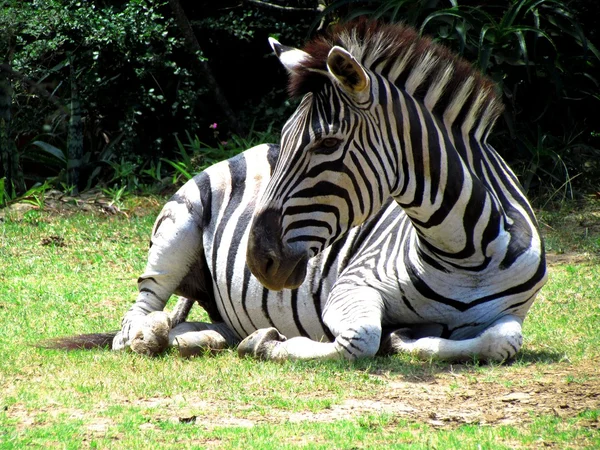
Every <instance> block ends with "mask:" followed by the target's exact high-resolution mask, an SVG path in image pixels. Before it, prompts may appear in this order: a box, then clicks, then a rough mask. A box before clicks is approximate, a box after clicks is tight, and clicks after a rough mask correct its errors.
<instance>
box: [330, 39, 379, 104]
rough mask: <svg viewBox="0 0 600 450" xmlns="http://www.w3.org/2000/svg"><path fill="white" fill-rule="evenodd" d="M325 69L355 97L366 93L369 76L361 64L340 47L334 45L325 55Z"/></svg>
mask: <svg viewBox="0 0 600 450" xmlns="http://www.w3.org/2000/svg"><path fill="white" fill-rule="evenodd" d="M327 69H328V70H329V73H330V74H331V75H332V76H333V77H334V78H335V79H336V80H337V82H338V83H339V84H340V86H341V87H342V88H343V89H344V90H345V91H346V92H348V93H349V94H350V95H353V96H355V97H362V96H364V95H365V94H368V92H369V91H368V89H369V83H370V80H369V76H368V75H367V72H366V71H365V69H364V68H363V66H362V65H361V64H360V63H359V62H358V61H357V60H356V58H354V56H352V55H351V54H350V53H349V52H348V51H347V50H345V49H343V48H342V47H338V46H335V47H333V48H332V49H331V50H330V51H329V55H328V56H327Z"/></svg>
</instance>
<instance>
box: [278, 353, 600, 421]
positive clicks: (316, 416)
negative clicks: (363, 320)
mask: <svg viewBox="0 0 600 450" xmlns="http://www.w3.org/2000/svg"><path fill="white" fill-rule="evenodd" d="M599 363H600V361H595V362H591V363H589V364H585V365H583V366H578V367H560V368H552V367H549V368H543V369H540V368H539V367H532V368H531V369H528V368H524V369H519V370H517V371H511V372H510V373H506V374H502V375H501V376H500V378H501V379H500V380H483V379H481V377H480V376H475V375H474V374H473V373H472V372H471V371H469V370H468V369H466V370H462V369H460V368H459V369H458V370H457V371H452V372H450V373H445V374H440V375H439V376H436V377H434V378H432V379H426V380H420V379H418V378H416V379H411V380H402V379H398V378H396V377H394V376H390V375H388V374H383V375H380V376H381V377H382V378H384V379H385V380H386V387H385V388H384V389H382V391H381V392H380V393H378V394H377V395H374V396H373V398H370V399H353V398H349V399H346V400H345V401H343V402H342V403H341V404H339V405H334V406H332V407H331V408H330V409H328V410H324V411H320V412H314V413H313V412H310V413H306V412H303V413H294V414H291V415H289V416H287V417H286V420H289V421H294V422H296V421H305V420H314V421H331V420H336V419H340V418H349V417H352V416H360V415H364V414H369V413H375V414H377V413H387V414H391V415H393V416H396V417H398V418H399V419H405V420H409V421H414V422H420V423H427V424H429V425H432V426H435V427H443V428H445V427H450V428H453V427H456V426H459V425H463V424H481V425H523V424H526V423H530V422H532V421H533V420H534V419H535V417H538V416H540V415H550V416H555V417H560V418H562V419H567V418H572V417H577V416H581V417H585V413H586V412H590V411H596V413H591V414H590V416H589V419H585V420H584V422H585V424H584V425H585V426H589V427H592V428H595V429H600V417H599V416H598V414H597V411H598V410H599V409H600V370H599V367H600V365H599ZM499 370H502V368H500V369H499Z"/></svg>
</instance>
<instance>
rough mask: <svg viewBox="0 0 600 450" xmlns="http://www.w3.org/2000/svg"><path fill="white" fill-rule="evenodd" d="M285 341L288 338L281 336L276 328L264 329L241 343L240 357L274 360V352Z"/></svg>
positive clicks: (239, 346) (239, 347) (239, 348)
mask: <svg viewBox="0 0 600 450" xmlns="http://www.w3.org/2000/svg"><path fill="white" fill-rule="evenodd" d="M285 341H286V337H285V336H283V335H282V334H280V333H279V331H277V329H276V328H262V329H260V330H256V331H255V332H254V333H252V334H251V335H250V336H248V337H247V338H246V339H244V340H243V341H242V342H240V344H239V345H238V355H239V356H242V357H244V356H250V357H253V358H257V359H263V360H267V359H273V358H272V354H273V350H274V349H275V347H277V345H278V344H279V343H281V342H285Z"/></svg>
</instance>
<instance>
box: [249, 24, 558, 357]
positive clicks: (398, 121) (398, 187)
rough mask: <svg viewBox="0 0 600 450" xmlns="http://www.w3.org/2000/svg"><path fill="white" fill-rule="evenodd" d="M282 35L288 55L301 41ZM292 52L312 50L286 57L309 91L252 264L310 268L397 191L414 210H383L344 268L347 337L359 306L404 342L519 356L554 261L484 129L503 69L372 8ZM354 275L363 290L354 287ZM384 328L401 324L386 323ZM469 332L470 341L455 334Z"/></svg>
mask: <svg viewBox="0 0 600 450" xmlns="http://www.w3.org/2000/svg"><path fill="white" fill-rule="evenodd" d="M273 46H274V49H275V51H276V53H277V54H278V55H279V57H280V59H281V61H282V63H283V64H284V65H285V64H286V58H285V57H284V56H285V52H286V51H292V50H290V49H287V48H283V47H279V46H278V43H276V42H274V43H273ZM293 51H294V52H295V55H298V54H299V53H298V52H303V53H300V54H301V55H302V58H295V59H294V65H293V67H292V66H288V69H289V72H290V92H291V93H292V94H295V95H304V98H303V100H302V102H301V104H300V106H299V107H298V109H297V110H296V112H295V113H294V114H293V115H292V116H291V117H290V119H289V120H288V122H287V123H286V125H285V126H284V129H283V133H282V141H281V142H282V146H281V154H280V157H279V160H278V161H277V165H276V168H275V171H274V173H273V175H272V178H271V181H270V183H269V185H268V186H267V188H266V190H265V194H264V196H263V197H262V200H261V202H260V204H259V205H258V206H257V208H256V214H255V218H254V223H253V227H252V230H251V235H250V242H249V249H250V250H249V252H248V264H249V266H250V267H251V269H252V271H253V273H255V275H257V277H258V278H259V279H260V281H261V282H263V283H265V284H266V285H267V286H271V287H286V286H289V284H290V283H289V282H288V281H286V280H296V279H297V278H298V276H294V273H292V274H289V273H287V272H286V273H285V274H283V275H282V274H280V273H278V270H277V268H278V267H279V265H281V264H284V262H285V261H290V260H293V261H298V262H299V263H298V264H297V266H296V268H295V269H294V270H295V271H299V270H300V269H299V268H298V266H300V262H301V261H304V260H305V259H306V257H307V256H314V255H316V254H319V253H320V252H322V251H325V250H326V249H327V248H328V246H330V245H332V243H334V242H336V241H339V240H340V239H344V238H345V236H347V234H348V233H349V232H350V230H351V229H352V227H355V226H357V225H361V224H363V223H365V221H366V220H369V219H370V218H373V217H379V216H378V215H380V214H382V213H381V211H382V208H383V210H386V208H384V205H387V203H386V202H388V200H389V199H390V197H391V198H393V199H394V200H395V203H396V204H397V205H398V206H400V207H401V208H402V210H403V212H402V213H399V214H394V215H393V217H388V218H387V219H386V218H385V217H384V216H385V215H384V216H381V217H379V219H378V220H379V222H378V223H377V228H378V230H377V232H376V233H375V236H373V237H372V239H370V240H369V244H368V245H367V244H365V245H366V246H365V247H361V248H360V249H358V250H357V251H356V252H355V258H354V260H353V263H352V264H350V265H349V267H348V268H346V270H345V272H344V274H342V275H341V276H340V279H339V280H338V283H339V284H343V285H344V287H345V292H344V290H339V291H337V290H335V289H334V291H333V292H332V294H331V295H330V298H329V299H328V301H327V304H326V305H325V308H324V310H325V317H326V323H327V325H329V327H330V328H331V329H332V330H334V334H335V335H336V336H341V335H344V333H346V332H347V331H348V330H354V329H356V328H357V327H359V326H362V324H361V323H360V322H357V321H353V320H350V319H348V318H347V317H346V315H347V313H348V308H359V307H360V308H361V310H362V311H363V313H362V315H363V317H367V316H368V317H370V319H369V320H371V322H377V321H378V323H377V324H376V325H373V323H369V324H368V327H367V328H368V329H369V333H371V334H372V333H375V335H377V339H379V337H381V336H383V341H382V342H383V343H384V344H383V345H384V346H385V345H388V346H389V347H390V349H391V350H392V351H412V352H415V353H418V354H421V355H424V356H430V355H436V356H441V357H444V358H448V359H461V358H464V357H467V356H468V355H477V356H482V357H483V358H487V359H497V360H503V359H505V358H508V357H511V356H513V355H514V354H515V353H516V352H517V351H518V349H519V348H520V346H521V342H522V336H521V324H522V322H523V320H524V318H525V316H526V314H527V311H528V310H529V308H530V306H531V304H532V302H533V300H534V298H535V296H536V295H537V293H538V291H539V290H540V289H541V287H542V286H543V284H544V283H545V280H546V265H545V257H544V248H543V242H542V239H541V237H540V234H539V231H538V227H537V223H536V219H535V217H534V214H533V211H532V208H531V207H530V205H529V203H528V201H527V199H526V197H525V195H524V193H523V191H522V188H521V186H520V185H519V183H518V181H517V178H516V177H515V175H514V174H513V172H512V171H511V170H510V168H509V167H508V166H507V164H506V163H505V162H504V161H503V159H502V158H501V157H500V156H499V155H498V153H497V152H496V151H495V150H494V149H493V148H492V147H491V146H490V145H489V144H488V143H487V142H486V139H487V137H488V135H489V133H490V132H491V130H492V127H493V125H494V123H495V121H496V119H497V118H498V116H499V114H500V113H501V111H502V106H501V103H500V101H499V99H498V98H497V96H496V94H495V90H494V87H493V84H492V83H491V81H490V80H488V79H487V78H486V77H484V76H483V75H481V74H480V73H478V72H477V71H476V70H475V69H473V68H472V67H471V66H470V65H469V64H468V63H466V62H465V61H463V60H461V59H459V58H457V57H456V56H455V55H453V54H451V52H450V51H448V50H447V49H444V48H442V47H440V46H438V45H436V44H434V43H433V42H432V41H430V40H429V39H426V38H421V37H419V36H418V35H417V33H416V32H415V31H414V30H413V29H411V28H409V27H405V26H402V25H381V24H378V23H374V22H368V21H365V20H362V21H359V22H358V23H351V24H347V25H343V26H339V27H337V29H334V30H333V32H331V33H330V34H328V35H326V36H324V37H319V38H317V39H315V40H313V41H312V42H310V43H309V44H307V46H306V47H305V49H304V50H302V51H299V50H295V49H293ZM289 59H290V58H288V59H287V60H289ZM363 86H366V88H363ZM266 214H268V215H269V217H270V220H269V221H265V220H264V219H263V217H264V216H265V215H266ZM273 218H277V220H273ZM386 225H387V226H388V227H387V228H386ZM265 236H267V237H268V238H267V237H265ZM265 261H267V262H266V263H265ZM285 264H287V266H284V267H288V266H291V265H293V264H292V263H289V262H288V263H285ZM349 286H355V287H356V290H357V292H360V295H362V296H364V297H365V298H367V300H363V301H362V302H358V301H357V302H354V301H353V300H352V299H351V300H349V298H350V297H351V295H349V292H350V291H351V288H350V287H349ZM338 294H339V295H338ZM335 314H337V315H338V316H337V317H335ZM388 327H389V328H391V329H395V328H396V329H403V331H399V332H396V333H392V334H391V335H389V336H387V335H386V334H383V329H384V328H385V329H386V330H387V328H388ZM405 328H408V329H409V332H408V333H407V332H406V330H404V329H405ZM365 333H366V332H365ZM354 334H356V333H354ZM361 337H365V335H364V334H363V335H361V334H360V333H359V334H358V335H357V336H356V337H355V339H356V342H360V339H361ZM421 338H423V339H421ZM366 339H367V340H369V339H371V338H370V337H367V338H366ZM460 340H463V341H464V340H469V341H464V342H460V343H456V342H449V341H460ZM370 351H373V349H372V348H371V349H370Z"/></svg>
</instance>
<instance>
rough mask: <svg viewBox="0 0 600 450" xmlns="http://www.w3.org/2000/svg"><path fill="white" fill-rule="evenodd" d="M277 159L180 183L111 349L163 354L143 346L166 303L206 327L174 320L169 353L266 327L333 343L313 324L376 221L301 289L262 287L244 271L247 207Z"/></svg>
mask: <svg viewBox="0 0 600 450" xmlns="http://www.w3.org/2000/svg"><path fill="white" fill-rule="evenodd" d="M278 151H279V146H277V145H268V144H265V145H261V146H258V147H254V148H252V149H249V150H247V151H245V152H244V153H242V154H240V155H238V156H236V157H234V158H231V159H229V160H227V161H223V162H221V163H218V164H216V165H214V166H212V167H210V168H208V169H206V170H205V171H204V172H202V173H200V174H199V175H197V176H196V177H194V178H193V179H192V180H190V181H189V182H188V183H186V185H184V186H183V187H182V188H181V189H180V190H179V191H178V192H177V193H176V194H175V195H174V196H173V197H172V198H171V199H170V201H169V202H168V203H167V204H166V205H165V206H164V208H163V210H162V211H161V213H160V215H159V216H158V218H157V219H156V222H155V225H154V229H153V232H152V239H151V245H150V249H149V254H148V263H147V266H146V269H145V271H144V273H143V274H142V275H141V276H140V278H139V280H138V284H139V295H138V298H137V301H136V302H135V303H134V305H133V306H132V307H131V309H130V310H129V311H128V312H127V314H126V315H125V317H124V318H123V321H122V329H121V331H120V332H119V333H118V335H117V336H116V337H115V339H114V340H113V349H116V350H118V349H123V348H128V347H131V348H133V349H134V350H136V351H137V349H141V350H139V351H142V352H144V353H156V352H158V351H161V350H163V349H164V345H163V346H161V345H158V344H157V345H155V346H154V347H152V345H150V344H149V343H148V341H149V340H156V336H155V334H156V332H155V331H154V330H155V329H157V323H160V321H161V320H163V319H164V317H165V316H156V312H160V311H163V309H164V308H165V305H166V304H167V301H168V300H169V298H170V297H171V295H172V294H178V295H181V296H183V297H185V298H186V299H188V301H198V302H199V303H200V304H201V305H202V306H203V307H204V308H205V309H206V310H207V311H208V312H209V315H210V317H211V320H212V323H211V324H206V323H190V322H183V323H181V324H179V322H181V320H182V319H185V316H186V315H187V311H186V312H185V313H183V314H182V315H183V317H182V318H180V319H178V320H177V321H176V322H177V323H175V324H174V325H176V326H175V327H174V328H173V330H171V332H170V337H169V341H170V343H171V345H174V346H180V345H181V342H180V341H182V340H186V339H187V340H189V339H190V333H191V334H193V333H197V334H199V335H203V334H206V333H207V332H211V333H213V335H214V333H218V334H219V335H220V336H221V337H222V339H223V340H224V341H225V342H226V344H228V345H235V344H237V343H239V341H241V340H242V339H244V338H246V337H247V336H249V335H251V334H252V333H253V332H255V331H257V330H260V329H268V328H276V329H277V330H279V332H280V333H283V334H284V335H285V336H287V337H289V338H292V337H300V336H302V337H305V338H310V339H311V340H313V341H318V342H330V341H333V340H334V339H335V336H334V334H333V333H332V331H331V330H330V328H329V327H328V326H327V325H326V324H325V322H324V319H323V316H324V312H323V310H324V308H325V306H326V304H327V298H328V297H329V294H330V293H331V292H332V290H333V288H334V287H335V286H336V282H337V280H338V278H339V277H340V275H341V274H343V273H344V271H345V270H346V268H347V267H350V265H351V262H352V261H353V259H354V258H355V256H356V255H355V253H356V250H357V249H359V248H363V247H365V248H367V247H366V246H367V245H368V242H370V239H371V237H372V236H375V235H378V234H379V233H378V231H377V226H376V221H377V218H375V219H374V220H372V221H368V222H367V223H365V224H364V225H363V226H362V227H358V228H356V229H354V230H352V232H351V233H349V234H348V235H347V237H346V238H345V239H343V240H340V241H339V242H337V243H336V244H335V245H333V246H330V247H328V248H327V249H326V250H325V251H323V252H321V253H320V254H319V255H318V256H317V257H316V258H313V259H311V260H310V262H309V264H308V270H307V274H306V278H305V280H304V283H302V285H301V286H299V287H298V288H297V289H284V290H281V291H273V290H269V289H267V288H265V287H264V286H263V285H262V284H260V283H259V282H258V280H257V279H256V278H255V277H254V276H253V275H252V274H251V273H250V271H249V269H248V267H247V265H246V247H247V240H248V235H249V231H250V224H251V219H252V215H253V213H254V208H255V204H256V201H257V199H259V198H260V196H261V195H262V194H263V192H264V189H265V187H266V185H267V183H268V181H269V179H270V175H271V172H272V170H273V168H274V166H275V163H276V160H277V156H278ZM400 215H402V210H401V209H400V208H398V207H397V206H396V205H394V204H391V203H390V211H389V212H388V216H393V217H398V216H400ZM389 226H390V224H389V223H388V222H386V227H389ZM392 226H393V225H392ZM365 257H368V258H372V257H373V255H370V254H369V255H365ZM188 308H189V305H188ZM165 326H167V325H165ZM158 328H160V327H158ZM194 339H195V340H194V342H201V343H202V342H205V340H203V339H201V338H194ZM138 341H143V342H138ZM163 341H164V340H163ZM163 344H164V342H163ZM200 345H203V344H200ZM149 347H151V349H150V350H149ZM187 350H188V351H190V349H187ZM198 351H199V350H198ZM352 355H353V353H352V350H349V357H352Z"/></svg>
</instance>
